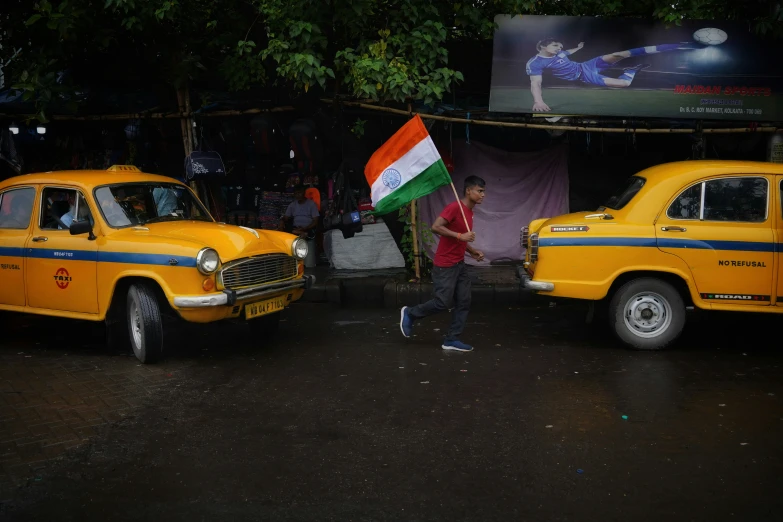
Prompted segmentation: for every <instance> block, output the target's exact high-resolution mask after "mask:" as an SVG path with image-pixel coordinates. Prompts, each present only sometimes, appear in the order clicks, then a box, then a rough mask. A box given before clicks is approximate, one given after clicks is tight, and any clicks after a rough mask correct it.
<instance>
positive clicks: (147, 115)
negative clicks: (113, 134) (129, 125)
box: [0, 106, 294, 121]
mask: <svg viewBox="0 0 783 522" xmlns="http://www.w3.org/2000/svg"><path fill="white" fill-rule="evenodd" d="M293 110H294V108H293V107H290V106H283V107H271V108H269V109H260V108H253V109H246V110H233V109H232V110H223V111H211V112H203V113H196V112H187V111H184V110H179V111H175V112H149V111H144V112H129V113H125V114H103V115H100V114H96V115H90V116H69V115H57V114H56V115H53V116H50V118H49V119H50V120H52V121H114V120H145V119H146V120H178V119H184V118H192V117H194V116H198V117H200V118H215V117H224V116H245V115H249V114H262V113H270V112H290V111H293ZM32 117H33V115H32V114H0V118H4V119H27V118H32Z"/></svg>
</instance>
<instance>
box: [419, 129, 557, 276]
mask: <svg viewBox="0 0 783 522" xmlns="http://www.w3.org/2000/svg"><path fill="white" fill-rule="evenodd" d="M453 157H454V173H453V174H452V179H453V180H454V185H455V187H456V188H457V192H458V193H459V194H460V195H462V193H463V184H464V181H465V178H467V177H468V176H471V175H476V176H479V177H480V178H483V179H484V181H486V182H487V189H486V190H487V195H486V197H485V198H484V203H483V204H481V205H477V206H476V207H475V208H474V220H473V230H474V231H475V232H476V241H475V242H474V243H473V244H472V246H473V247H474V248H476V249H478V250H481V251H483V252H484V255H485V256H486V260H485V261H484V262H483V263H481V264H483V265H486V264H488V262H492V261H521V260H523V259H524V250H523V248H522V247H521V246H520V244H519V231H520V228H522V227H523V226H525V225H527V224H528V223H530V221H532V220H533V219H537V218H541V217H552V216H557V215H560V214H566V213H568V148H567V145H558V146H556V147H552V148H549V149H546V150H543V151H539V152H507V151H504V150H500V149H496V148H494V147H490V146H488V145H484V144H482V143H479V142H476V141H471V142H470V143H469V144H468V143H466V142H465V141H460V142H454V153H453ZM454 200H455V199H454V192H453V191H452V190H451V187H449V186H445V187H441V188H440V189H438V190H437V191H436V192H434V193H432V194H430V195H429V196H427V197H425V198H422V199H420V200H419V209H420V216H421V217H420V219H421V220H422V221H423V222H426V223H427V225H428V226H432V223H434V222H435V218H436V217H437V216H438V215H439V214H440V212H441V211H442V210H443V208H444V207H445V206H446V205H448V204H449V203H451V202H453V201H454ZM434 237H435V245H425V252H426V253H427V255H428V256H429V257H430V258H432V257H433V256H434V253H435V249H436V248H437V241H438V236H437V235H435V236H434ZM465 260H466V262H467V263H468V264H472V265H480V263H477V262H476V261H474V260H473V259H472V258H470V257H468V256H466V257H465Z"/></svg>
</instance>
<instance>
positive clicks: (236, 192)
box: [226, 185, 246, 212]
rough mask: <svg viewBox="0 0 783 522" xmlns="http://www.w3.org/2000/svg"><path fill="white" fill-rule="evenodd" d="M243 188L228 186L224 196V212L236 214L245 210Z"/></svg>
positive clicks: (242, 186) (240, 186)
mask: <svg viewBox="0 0 783 522" xmlns="http://www.w3.org/2000/svg"><path fill="white" fill-rule="evenodd" d="M245 199H246V198H245V186H244V185H230V186H229V187H228V190H227V194H226V210H228V211H229V212H236V211H238V210H246V208H245Z"/></svg>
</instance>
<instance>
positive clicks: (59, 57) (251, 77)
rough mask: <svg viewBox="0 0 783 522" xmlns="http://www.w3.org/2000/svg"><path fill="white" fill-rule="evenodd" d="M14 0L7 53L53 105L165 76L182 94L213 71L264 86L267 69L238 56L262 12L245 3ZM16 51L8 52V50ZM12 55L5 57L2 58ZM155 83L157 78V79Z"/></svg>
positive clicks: (28, 85)
mask: <svg viewBox="0 0 783 522" xmlns="http://www.w3.org/2000/svg"><path fill="white" fill-rule="evenodd" d="M99 1H100V4H96V2H95V1H94V0H38V1H36V2H31V1H28V0H15V2H14V0H6V2H14V3H12V11H11V13H12V14H11V16H10V18H11V20H10V23H9V25H8V27H9V29H8V30H6V34H5V35H4V40H3V44H4V45H3V49H2V51H1V52H3V53H4V54H5V53H6V52H10V50H13V49H22V56H20V57H18V58H17V59H16V61H15V62H14V63H12V64H11V67H10V76H11V78H12V79H13V82H14V84H15V87H16V88H17V89H18V90H21V91H23V92H24V97H25V99H26V100H33V99H34V100H35V101H36V104H37V106H38V107H39V109H40V112H39V113H38V114H37V118H38V119H41V120H44V119H45V112H44V109H45V107H46V106H47V105H48V104H49V103H50V102H51V101H52V100H53V99H54V98H55V97H57V96H58V95H61V96H62V95H66V94H67V95H69V96H70V98H71V99H74V95H75V93H76V92H78V91H79V90H80V89H81V88H85V87H94V86H98V87H104V88H109V89H111V88H121V87H123V85H124V84H127V83H133V82H134V77H135V80H136V83H138V84H142V83H145V82H146V83H147V84H149V83H153V82H154V80H155V79H161V80H163V81H165V82H166V83H167V84H168V85H170V86H172V87H174V88H176V89H180V88H182V87H184V86H186V85H187V84H188V83H189V82H191V81H193V80H195V79H197V78H198V77H199V75H200V74H203V73H204V72H207V71H209V72H210V73H214V72H215V71H222V72H223V74H224V75H225V76H227V77H230V78H232V79H239V80H241V81H243V82H249V83H258V82H260V81H263V70H259V68H258V67H256V65H257V64H256V63H254V62H246V61H244V60H243V58H242V57H241V56H240V55H238V54H237V53H235V52H234V49H235V47H236V43H237V42H238V41H240V40H246V39H247V38H249V37H251V36H252V35H251V34H250V33H249V32H248V26H249V23H248V21H247V20H248V18H250V19H251V20H252V18H253V17H254V16H256V12H255V9H254V8H253V7H252V6H250V5H249V4H248V3H247V2H244V1H242V0H163V1H151V0H99ZM6 49H8V51H6ZM3 58H5V56H0V60H2V59H3ZM151 79H152V80H151Z"/></svg>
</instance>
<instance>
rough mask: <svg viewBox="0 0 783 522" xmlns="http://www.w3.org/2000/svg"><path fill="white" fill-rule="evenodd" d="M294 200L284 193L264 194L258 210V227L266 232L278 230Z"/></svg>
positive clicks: (266, 192)
mask: <svg viewBox="0 0 783 522" xmlns="http://www.w3.org/2000/svg"><path fill="white" fill-rule="evenodd" d="M293 200H294V198H293V196H292V195H290V194H285V193H283V192H271V191H264V192H262V193H261V203H260V204H259V208H258V227H259V228H263V229H265V230H277V227H278V226H279V225H280V218H281V217H282V216H283V214H285V210H286V208H288V205H290V204H291V202H292V201H293Z"/></svg>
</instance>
